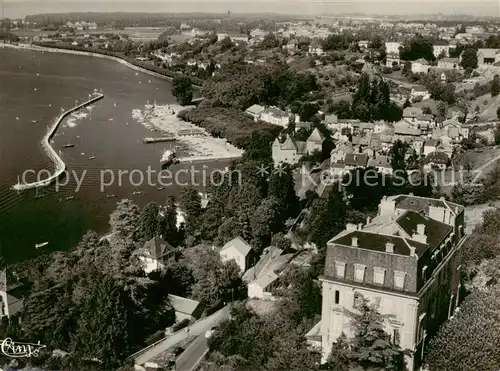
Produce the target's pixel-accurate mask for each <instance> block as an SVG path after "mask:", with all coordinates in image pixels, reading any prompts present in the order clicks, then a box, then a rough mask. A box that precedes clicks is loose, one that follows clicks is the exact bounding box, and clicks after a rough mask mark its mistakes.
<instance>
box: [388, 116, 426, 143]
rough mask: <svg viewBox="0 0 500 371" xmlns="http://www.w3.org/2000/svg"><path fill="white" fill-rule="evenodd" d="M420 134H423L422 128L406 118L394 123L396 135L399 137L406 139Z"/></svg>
mask: <svg viewBox="0 0 500 371" xmlns="http://www.w3.org/2000/svg"><path fill="white" fill-rule="evenodd" d="M420 135H422V131H421V130H420V128H418V127H417V126H416V125H413V124H412V123H410V122H408V121H406V120H400V121H398V122H396V123H395V124H394V136H395V137H396V138H397V139H401V140H405V137H406V139H413V138H414V137H419V136H420ZM408 137H410V138H408Z"/></svg>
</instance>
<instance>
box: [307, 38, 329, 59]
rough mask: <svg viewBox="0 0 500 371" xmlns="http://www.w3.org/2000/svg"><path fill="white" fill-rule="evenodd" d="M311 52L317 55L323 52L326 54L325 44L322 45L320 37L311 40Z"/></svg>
mask: <svg viewBox="0 0 500 371" xmlns="http://www.w3.org/2000/svg"><path fill="white" fill-rule="evenodd" d="M309 54H310V55H317V56H322V55H323V54H325V52H324V50H323V46H322V45H321V41H319V40H318V39H314V40H313V41H312V42H311V44H310V45H309Z"/></svg>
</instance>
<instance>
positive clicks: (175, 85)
mask: <svg viewBox="0 0 500 371" xmlns="http://www.w3.org/2000/svg"><path fill="white" fill-rule="evenodd" d="M172 94H173V96H174V97H175V98H177V100H178V101H179V103H180V104H181V105H183V106H185V105H188V104H190V103H191V101H192V100H193V83H192V81H191V79H190V78H189V77H187V76H176V77H174V79H173V81H172Z"/></svg>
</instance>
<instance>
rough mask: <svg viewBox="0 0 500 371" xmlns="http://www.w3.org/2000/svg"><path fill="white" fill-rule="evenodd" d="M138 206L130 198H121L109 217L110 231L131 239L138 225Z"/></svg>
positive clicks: (135, 234) (136, 231) (134, 235)
mask: <svg viewBox="0 0 500 371" xmlns="http://www.w3.org/2000/svg"><path fill="white" fill-rule="evenodd" d="M139 213H140V211H139V207H138V206H137V205H136V204H134V203H133V202H132V201H131V200H127V199H124V200H121V201H120V202H119V203H118V204H117V207H116V210H115V211H113V212H112V213H111V215H110V217H109V224H110V226H111V231H112V233H113V234H114V235H115V236H116V237H118V238H122V239H127V240H133V239H134V238H136V237H137V233H138V227H139Z"/></svg>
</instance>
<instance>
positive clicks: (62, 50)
mask: <svg viewBox="0 0 500 371" xmlns="http://www.w3.org/2000/svg"><path fill="white" fill-rule="evenodd" d="M3 47H8V48H12V49H17V50H32V51H41V52H48V53H62V54H72V55H83V56H87V57H97V58H103V59H108V60H113V61H115V62H117V63H120V64H123V65H124V66H126V67H128V68H130V69H132V70H135V71H139V72H142V73H146V74H148V75H150V76H155V77H159V78H161V79H164V80H168V81H172V80H173V79H174V78H173V77H171V76H167V75H162V74H161V73H158V72H154V71H150V70H148V69H147V68H144V67H140V66H137V65H135V64H132V63H130V62H128V61H126V60H124V59H122V58H120V57H116V56H112V55H107V54H101V53H95V52H92V51H80V50H71V49H66V48H58V47H57V46H54V47H46V46H39V45H34V44H9V43H0V48H3ZM192 85H193V87H195V88H200V85H197V84H195V83H193V84H192Z"/></svg>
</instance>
